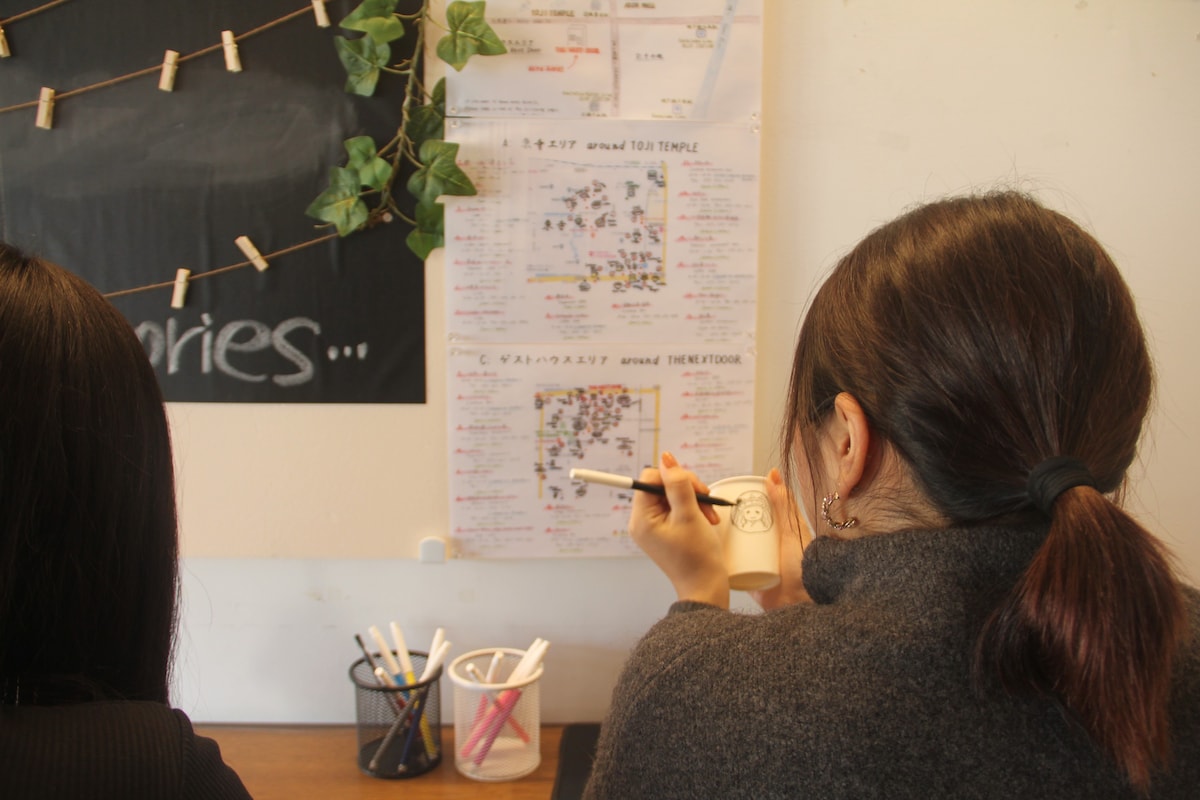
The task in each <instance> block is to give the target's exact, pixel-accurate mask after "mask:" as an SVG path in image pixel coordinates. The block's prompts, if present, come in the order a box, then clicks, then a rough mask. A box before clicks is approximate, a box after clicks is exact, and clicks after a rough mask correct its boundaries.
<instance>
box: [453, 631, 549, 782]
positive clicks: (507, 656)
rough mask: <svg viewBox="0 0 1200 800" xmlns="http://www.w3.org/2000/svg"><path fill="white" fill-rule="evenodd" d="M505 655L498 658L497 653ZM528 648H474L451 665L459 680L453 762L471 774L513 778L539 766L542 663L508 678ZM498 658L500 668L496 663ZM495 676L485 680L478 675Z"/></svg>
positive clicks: (487, 778) (456, 683)
mask: <svg viewBox="0 0 1200 800" xmlns="http://www.w3.org/2000/svg"><path fill="white" fill-rule="evenodd" d="M497 653H500V654H502V657H501V658H499V659H497V658H496V654H497ZM524 655H525V651H524V650H515V649H512V648H508V647H499V648H495V647H494V648H491V649H488V650H473V651H472V652H470V653H464V654H463V655H461V656H459V657H458V658H456V659H454V661H453V662H452V663H451V664H450V680H452V681H453V682H454V764H455V766H456V767H457V768H458V771H459V772H461V773H462V774H463V775H466V776H467V777H468V778H474V779H475V780H479V781H508V780H513V779H515V778H520V777H522V776H525V775H528V774H529V773H531V772H533V771H534V770H535V769H537V768H538V765H539V764H540V763H541V761H542V753H541V705H540V700H539V693H538V686H539V681H540V679H541V677H542V667H541V666H540V665H539V666H538V668H537V669H536V670H535V671H534V672H533V674H532V675H530V676H529V677H528V678H526V679H525V680H522V681H517V682H509V676H510V675H511V674H512V671H513V668H514V667H516V666H517V663H518V662H519V661H520V660H521V657H522V656H524ZM493 660H496V662H497V664H496V667H495V668H493V667H492V663H493ZM489 670H491V671H492V679H491V680H490V681H487V682H486V683H481V682H479V681H478V680H477V679H476V678H477V677H483V678H486V677H487V673H488V672H489Z"/></svg>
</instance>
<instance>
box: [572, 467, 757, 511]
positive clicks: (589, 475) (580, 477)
mask: <svg viewBox="0 0 1200 800" xmlns="http://www.w3.org/2000/svg"><path fill="white" fill-rule="evenodd" d="M570 476H571V480H573V481H584V482H585V483H599V484H603V485H604V486H615V487H616V488H618V489H636V490H638V491H639V492H647V493H648V494H656V495H658V496H659V497H665V496H666V493H667V492H666V489H665V488H664V487H663V486H662V485H661V484H657V483H643V482H642V481H639V480H634V479H633V478H628V477H626V476H624V475H614V474H612V473H611V472H597V471H596V470H594V469H572V470H571V472H570ZM696 500H697V502H700V503H707V504H708V505H710V506H736V505H737V503H736V502H734V501H733V500H726V499H725V498H723V497H713V496H711V495H707V494H702V493H701V492H696Z"/></svg>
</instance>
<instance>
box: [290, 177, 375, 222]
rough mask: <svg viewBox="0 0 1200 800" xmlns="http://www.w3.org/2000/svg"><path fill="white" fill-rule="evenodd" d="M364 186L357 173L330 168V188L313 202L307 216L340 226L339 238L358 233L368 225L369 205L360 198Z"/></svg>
mask: <svg viewBox="0 0 1200 800" xmlns="http://www.w3.org/2000/svg"><path fill="white" fill-rule="evenodd" d="M361 187H362V184H361V183H360V182H359V177H358V172H357V170H352V169H348V168H346V167H330V168H329V188H328V189H326V190H325V191H323V192H321V194H320V195H318V196H317V199H316V200H313V201H312V203H310V204H309V206H308V208H307V209H305V211H304V213H305V214H307V215H308V216H310V217H313V218H314V219H319V220H321V221H322V222H331V223H333V224H334V225H335V226H337V232H338V235H339V236H347V235H349V234H351V233H354V232H355V231H356V230H358V229H359V228H361V227H362V226H363V225H365V224H366V222H367V217H368V216H369V212H368V211H367V204H366V203H364V202H363V201H362V198H360V197H359V190H360V189H361Z"/></svg>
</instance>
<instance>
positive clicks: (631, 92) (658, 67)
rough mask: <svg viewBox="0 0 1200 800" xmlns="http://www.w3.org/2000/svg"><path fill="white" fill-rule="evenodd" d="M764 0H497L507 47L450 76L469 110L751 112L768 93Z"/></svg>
mask: <svg viewBox="0 0 1200 800" xmlns="http://www.w3.org/2000/svg"><path fill="white" fill-rule="evenodd" d="M762 6H763V4H762V0H651V2H641V1H639V2H633V1H632V0H619V2H618V1H616V0H553V1H552V2H551V1H550V0H542V2H538V0H488V3H487V17H488V20H489V22H490V23H491V24H492V26H493V28H494V29H495V31H496V33H497V35H498V36H500V38H501V39H503V40H504V43H505V45H506V46H507V47H508V54H507V55H506V56H505V57H504V58H500V59H495V62H496V63H495V64H494V65H493V64H489V65H488V69H486V70H475V71H471V70H464V71H463V72H462V73H456V74H453V75H449V76H447V87H446V100H447V110H448V112H449V113H450V114H451V115H453V116H464V117H539V118H550V117H557V118H564V119H572V118H574V119H579V118H587V119H604V118H609V119H652V120H692V121H703V122H747V121H750V120H751V119H756V118H757V116H758V113H759V110H760V105H761V102H762V92H761V88H762V79H761V70H762V10H763V9H762Z"/></svg>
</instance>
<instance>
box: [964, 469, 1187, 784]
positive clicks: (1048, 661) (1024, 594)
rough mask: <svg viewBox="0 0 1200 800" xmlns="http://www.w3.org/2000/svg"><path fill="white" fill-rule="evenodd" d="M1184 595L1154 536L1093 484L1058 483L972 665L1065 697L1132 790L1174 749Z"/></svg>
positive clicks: (1019, 687) (1020, 687)
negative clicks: (1028, 556)
mask: <svg viewBox="0 0 1200 800" xmlns="http://www.w3.org/2000/svg"><path fill="white" fill-rule="evenodd" d="M1184 624H1185V617H1184V610H1183V603H1182V598H1181V596H1180V593H1179V590H1178V588H1177V584H1176V582H1175V580H1174V577H1173V575H1172V570H1171V564H1170V560H1169V557H1168V555H1167V553H1166V552H1165V550H1164V548H1163V547H1162V545H1161V543H1160V542H1159V541H1158V540H1157V539H1156V538H1154V537H1153V536H1151V535H1150V534H1149V533H1148V532H1147V531H1146V530H1145V529H1144V528H1142V527H1141V526H1140V525H1138V524H1137V523H1136V522H1135V521H1134V520H1133V519H1132V518H1130V517H1129V515H1127V514H1126V513H1125V512H1124V511H1122V510H1121V509H1120V508H1118V507H1117V506H1116V505H1114V504H1113V503H1111V502H1110V501H1109V500H1107V499H1106V498H1104V497H1103V496H1101V495H1100V494H1099V493H1098V492H1096V491H1095V490H1094V489H1090V488H1087V487H1084V486H1080V487H1077V488H1074V489H1070V490H1068V491H1066V492H1064V493H1063V494H1062V495H1061V497H1060V498H1059V499H1058V502H1057V503H1056V504H1055V506H1054V510H1053V512H1052V522H1051V524H1050V531H1049V533H1048V535H1047V537H1046V541H1045V543H1044V544H1043V545H1042V547H1041V549H1040V550H1039V551H1038V552H1037V555H1036V556H1035V557H1034V559H1033V561H1032V562H1031V563H1030V565H1029V567H1028V568H1027V569H1026V571H1025V573H1024V574H1023V575H1022V576H1021V578H1020V581H1019V582H1018V583H1017V585H1016V586H1015V587H1014V588H1013V590H1012V591H1011V593H1010V594H1009V595H1008V596H1007V597H1006V598H1005V599H1004V601H1003V602H1002V603H1001V605H1000V607H999V608H997V609H996V611H995V612H994V613H993V614H992V616H991V618H990V619H989V620H988V622H987V624H986V626H985V627H984V630H983V632H982V634H981V635H980V638H979V645H978V651H977V658H976V670H977V671H978V672H979V673H981V675H983V674H985V673H987V672H988V671H991V670H994V671H995V674H996V675H997V676H998V677H999V680H1000V682H1001V685H1002V686H1004V687H1005V688H1006V689H1008V690H1009V691H1012V692H1016V693H1027V692H1029V691H1031V690H1032V691H1036V692H1042V693H1046V694H1050V695H1054V696H1057V697H1059V698H1061V700H1062V702H1063V704H1064V705H1065V706H1066V707H1067V708H1068V709H1070V710H1071V711H1072V712H1074V714H1075V715H1076V716H1077V717H1078V719H1079V721H1080V722H1081V723H1082V725H1083V727H1084V728H1085V729H1086V730H1087V731H1088V733H1089V734H1091V736H1092V738H1093V739H1094V740H1095V741H1096V743H1097V744H1098V745H1099V746H1100V747H1101V748H1102V749H1103V750H1105V751H1106V752H1108V753H1109V754H1110V755H1111V756H1112V758H1113V759H1114V760H1115V761H1116V763H1117V764H1118V765H1120V767H1121V768H1122V770H1123V771H1124V772H1125V774H1126V775H1127V776H1128V779H1129V782H1130V784H1131V785H1133V786H1134V787H1135V788H1138V789H1140V790H1142V791H1146V790H1147V789H1148V788H1149V785H1150V779H1151V776H1152V775H1153V773H1154V771H1155V769H1156V768H1159V767H1162V766H1165V764H1166V763H1167V760H1168V757H1169V755H1170V749H1171V746H1170V742H1171V739H1170V718H1169V714H1168V709H1167V706H1168V701H1169V699H1170V680H1171V674H1172V666H1173V660H1174V655H1175V651H1176V649H1177V644H1178V642H1179V640H1180V638H1181V637H1182V635H1183V632H1184Z"/></svg>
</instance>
